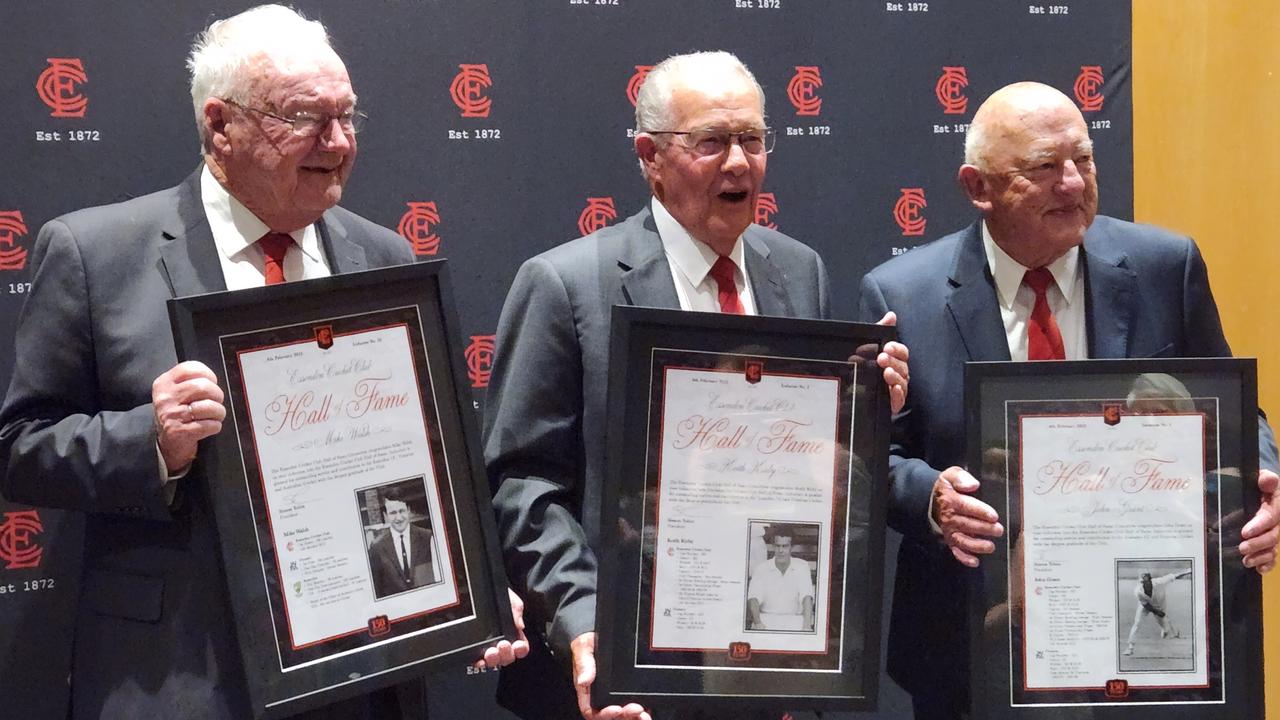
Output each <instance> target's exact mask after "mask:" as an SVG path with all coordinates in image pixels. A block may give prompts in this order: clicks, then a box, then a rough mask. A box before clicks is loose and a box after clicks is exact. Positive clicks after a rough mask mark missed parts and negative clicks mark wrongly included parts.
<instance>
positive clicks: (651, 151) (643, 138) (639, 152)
mask: <svg viewBox="0 0 1280 720" xmlns="http://www.w3.org/2000/svg"><path fill="white" fill-rule="evenodd" d="M635 148H636V157H638V158H640V162H641V163H642V164H643V165H644V168H645V171H646V172H652V171H653V164H654V162H655V161H656V160H657V157H658V141H657V140H654V139H653V136H652V135H649V134H648V133H640V134H638V135H636V139H635Z"/></svg>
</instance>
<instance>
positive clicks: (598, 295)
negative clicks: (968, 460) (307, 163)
mask: <svg viewBox="0 0 1280 720" xmlns="http://www.w3.org/2000/svg"><path fill="white" fill-rule="evenodd" d="M636 130H637V133H636V137H635V151H636V154H637V155H638V156H639V159H640V166H641V169H642V170H643V173H644V176H645V178H646V179H647V180H648V182H649V187H650V189H651V190H652V195H653V197H652V199H651V200H650V202H649V203H648V205H647V206H646V207H645V208H643V209H642V210H640V211H639V212H638V213H636V214H635V215H632V216H631V217H630V218H628V219H627V220H625V221H623V222H621V223H619V224H617V225H615V226H612V227H608V228H605V229H603V230H600V231H599V232H596V233H593V234H591V235H588V236H587V237H584V238H580V239H578V240H574V241H572V242H569V243H567V244H565V245H561V246H559V247H557V248H554V249H552V250H550V251H548V252H545V253H543V254H541V255H538V256H537V257H534V258H532V259H530V260H528V261H527V262H525V263H524V265H523V266H522V267H521V268H520V272H519V274H518V275H517V276H516V279H515V282H514V284H513V285H512V288H511V291H510V293H509V294H508V296H507V300H506V304H505V306H504V307H503V311H502V317H501V320H500V321H499V325H498V334H497V354H496V358H495V361H494V366H493V374H492V376H491V379H490V384H489V395H488V398H489V399H488V406H487V408H486V413H485V437H484V444H485V460H486V461H487V463H488V469H489V477H490V482H491V483H492V485H493V487H494V507H495V510H496V512H497V514H498V522H499V526H500V532H501V535H502V542H503V546H504V548H505V556H506V565H507V572H508V575H509V577H510V578H511V579H512V583H513V587H514V588H515V589H516V592H517V593H519V594H521V595H522V596H524V597H525V598H526V602H527V605H528V608H529V609H528V612H529V617H530V622H529V626H530V628H532V629H534V630H535V631H537V633H538V635H539V636H542V635H543V631H544V629H545V633H546V634H545V637H539V639H538V640H539V641H538V642H535V643H534V644H535V645H538V646H540V645H542V642H546V643H549V645H550V648H551V650H552V651H553V652H554V653H555V656H556V657H555V658H552V657H550V656H548V655H547V654H546V652H545V650H542V648H541V647H539V649H538V650H534V651H531V657H530V659H528V660H525V661H524V662H522V663H519V664H517V665H514V666H512V667H511V668H509V669H507V670H504V671H503V676H502V679H501V683H500V685H499V701H500V702H502V703H503V704H504V705H506V706H507V707H510V708H511V709H513V710H515V711H516V712H517V713H519V714H520V715H521V716H522V717H524V718H526V719H533V718H555V719H557V720H562V719H563V718H566V717H570V716H572V715H573V714H574V713H578V712H580V713H581V714H582V715H583V716H584V717H586V718H594V717H601V718H613V717H648V713H646V712H645V711H644V710H643V709H642V708H641V707H640V706H639V705H638V704H635V703H632V704H628V705H626V706H624V707H619V706H610V707H608V708H604V709H600V710H596V709H593V708H592V707H591V706H590V696H589V690H590V686H591V683H592V682H593V681H594V679H595V659H594V648H595V638H596V628H595V605H596V556H595V548H596V543H597V541H598V539H599V537H600V531H601V527H600V524H601V519H600V518H599V512H598V506H599V503H600V493H601V491H602V488H603V486H604V483H605V482H607V479H606V478H605V477H604V472H605V467H604V440H605V439H604V433H603V428H604V426H605V424H606V423H605V388H606V385H607V375H608V372H609V357H608V345H609V322H610V319H609V318H610V308H611V307H612V306H614V305H644V306H650V307H663V308H681V309H685V310H703V311H712V312H736V313H745V314H759V315H781V316H789V317H804V318H825V317H827V315H828V308H827V276H826V271H825V269H824V268H823V264H822V261H821V259H820V258H819V257H818V255H817V254H816V253H815V252H814V251H813V250H811V249H809V248H808V247H806V246H805V245H802V244H801V243H799V242H796V241H795V240H792V239H791V238H789V237H786V236H785V235H782V234H780V233H777V232H774V231H772V230H768V229H766V228H763V227H760V226H758V225H754V224H753V222H752V221H753V219H754V213H755V202H756V196H757V194H758V193H759V191H760V187H761V184H762V183H763V182H764V174H765V163H766V154H767V153H768V152H769V150H770V149H771V148H772V143H773V134H772V131H770V130H768V129H767V128H766V126H765V123H764V94H763V93H762V92H761V89H760V86H759V85H758V84H757V83H756V81H755V78H754V77H753V76H752V75H751V73H750V72H749V71H748V70H747V68H746V67H744V66H743V65H742V63H741V62H739V61H738V59H737V58H735V57H733V56H732V55H730V54H728V53H723V52H721V53H695V54H692V55H684V56H677V57H673V58H669V59H668V60H666V61H664V62H662V63H661V64H659V65H658V66H656V67H655V68H654V69H653V70H652V71H650V73H649V74H648V76H647V78H646V79H645V82H644V85H643V86H642V87H641V89H640V94H639V98H638V100H637V103H636ZM888 321H889V322H891V321H892V320H891V316H890V319H889V320H888ZM886 349H887V352H886V353H882V354H881V356H880V358H879V361H880V363H881V364H882V366H884V368H885V370H884V373H885V381H886V382H887V383H889V384H890V386H891V387H892V388H893V389H892V391H891V392H892V395H893V397H894V398H895V401H896V402H897V403H898V404H900V403H901V401H902V397H903V395H904V393H905V391H906V380H905V375H906V364H905V360H906V352H905V348H903V347H902V346H901V345H898V344H897V343H890V344H889V346H888V347H887V348H886ZM602 630H603V631H607V629H604V628H602ZM531 641H532V639H531ZM539 650H542V651H541V652H539ZM535 653H536V656H535ZM535 657H536V660H535ZM557 661H558V662H557ZM570 665H571V666H572V684H571V683H570V682H569V680H570V674H569V666H570ZM575 690H576V701H575Z"/></svg>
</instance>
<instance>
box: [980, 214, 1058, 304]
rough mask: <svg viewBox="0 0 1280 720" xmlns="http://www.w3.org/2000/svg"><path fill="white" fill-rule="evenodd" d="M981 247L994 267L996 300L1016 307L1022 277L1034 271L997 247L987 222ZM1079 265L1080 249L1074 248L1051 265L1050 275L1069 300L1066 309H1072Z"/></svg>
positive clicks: (989, 263)
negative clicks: (1015, 300) (1015, 299)
mask: <svg viewBox="0 0 1280 720" xmlns="http://www.w3.org/2000/svg"><path fill="white" fill-rule="evenodd" d="M982 247H983V249H984V250H985V251H986V254H987V267H989V268H991V275H992V277H994V278H995V280H996V297H997V299H998V300H999V301H1000V305H1001V306H1002V307H1004V308H1005V309H1006V310H1008V309H1010V308H1012V307H1013V301H1014V298H1015V297H1016V296H1017V295H1018V288H1019V287H1021V286H1022V276H1023V275H1025V274H1026V273H1027V270H1029V269H1031V268H1027V267H1025V266H1024V265H1022V264H1021V263H1019V262H1018V261H1017V260H1014V259H1013V258H1011V257H1009V254H1008V253H1006V252H1005V251H1004V250H1003V249H1002V248H1001V247H1000V246H999V245H997V244H996V241H995V238H993V237H991V230H990V229H988V228H987V222H986V221H985V220H984V221H983V222H982ZM1079 265H1080V248H1079V246H1076V247H1073V248H1071V249H1070V250H1068V251H1067V252H1066V253H1065V254H1063V256H1062V257H1060V258H1058V259H1057V260H1054V261H1053V262H1051V263H1049V265H1048V269H1049V274H1051V275H1053V282H1054V283H1055V284H1056V285H1057V286H1058V290H1059V291H1060V292H1061V293H1062V297H1063V298H1065V299H1066V301H1067V307H1070V306H1071V299H1072V297H1073V291H1074V290H1075V284H1076V269H1077V268H1078V267H1079Z"/></svg>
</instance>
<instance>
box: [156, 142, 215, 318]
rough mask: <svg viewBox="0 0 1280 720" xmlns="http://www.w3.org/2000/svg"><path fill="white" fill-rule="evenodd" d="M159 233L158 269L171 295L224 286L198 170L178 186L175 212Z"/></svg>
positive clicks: (213, 289) (185, 294)
mask: <svg viewBox="0 0 1280 720" xmlns="http://www.w3.org/2000/svg"><path fill="white" fill-rule="evenodd" d="M201 167H203V166H201ZM161 234H162V236H163V239H162V241H161V245H160V266H161V272H163V273H164V274H165V277H166V278H167V280H168V284H169V290H170V292H171V293H172V294H173V296H174V297H185V296H187V295H203V294H205V293H211V292H219V291H222V290H226V289H227V284H226V280H225V279H223V277H222V262H221V261H220V260H218V249H217V247H216V246H215V245H214V244H213V231H212V230H210V229H209V221H208V220H207V219H206V218H205V214H204V206H203V205H202V204H201V202H200V170H196V172H195V173H193V174H192V175H191V176H189V177H188V178H187V179H186V180H185V181H184V182H183V183H182V184H181V185H179V186H178V208H177V214H176V215H174V217H173V219H172V220H171V221H170V224H169V226H168V227H167V228H166V229H164V230H163V231H162V233H161Z"/></svg>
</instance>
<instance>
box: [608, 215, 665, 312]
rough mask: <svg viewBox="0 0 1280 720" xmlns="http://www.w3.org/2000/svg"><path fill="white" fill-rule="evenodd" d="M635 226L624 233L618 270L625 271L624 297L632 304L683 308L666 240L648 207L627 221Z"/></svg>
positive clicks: (623, 279)
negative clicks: (666, 248)
mask: <svg viewBox="0 0 1280 720" xmlns="http://www.w3.org/2000/svg"><path fill="white" fill-rule="evenodd" d="M627 222H628V224H631V223H634V227H631V228H627V229H626V231H625V232H623V233H622V234H621V242H622V247H621V248H619V250H618V270H619V271H620V272H621V273H622V276H621V281H622V297H623V299H624V300H625V301H626V302H627V303H628V304H630V305H638V306H641V307H657V308H675V309H679V308H680V297H679V296H678V295H676V284H675V281H674V280H672V279H671V265H670V264H669V263H668V262H667V255H666V253H664V252H663V250H662V239H661V238H659V237H658V228H657V227H656V226H655V225H654V224H653V215H652V214H651V213H650V212H649V208H648V206H646V207H645V208H644V209H643V210H641V211H640V212H639V213H637V214H636V215H635V217H633V218H631V219H630V220H628V221H627Z"/></svg>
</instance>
